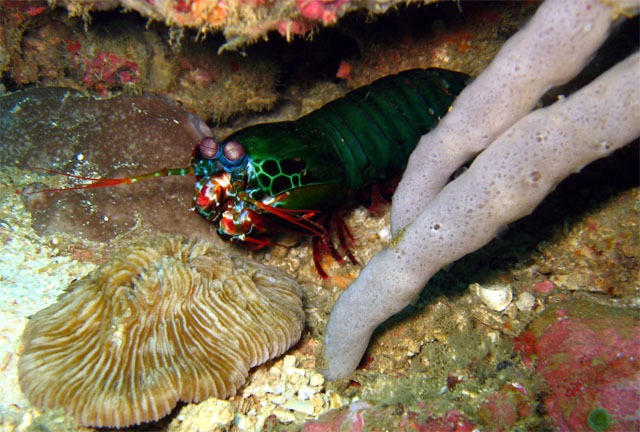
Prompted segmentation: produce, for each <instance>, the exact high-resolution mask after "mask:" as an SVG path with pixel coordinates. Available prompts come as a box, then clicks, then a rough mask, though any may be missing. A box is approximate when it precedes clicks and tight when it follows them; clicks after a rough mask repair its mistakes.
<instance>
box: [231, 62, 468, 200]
mask: <svg viewBox="0 0 640 432" xmlns="http://www.w3.org/2000/svg"><path fill="white" fill-rule="evenodd" d="M467 79H468V75H465V74H463V73H460V72H454V71H449V70H444V69H424V70H423V69H413V70H409V71H404V72H401V73H399V74H397V75H390V76H387V77H384V78H381V79H379V80H377V81H374V82H373V83H372V84H370V85H368V86H365V87H361V88H359V89H357V90H354V91H352V92H350V93H349V94H347V95H346V96H344V97H343V98H340V99H337V100H335V101H333V102H330V103H329V104H327V105H325V106H324V107H322V108H320V109H318V110H316V111H313V112H312V113H310V114H308V115H306V116H304V117H302V118H300V119H298V120H296V121H293V122H279V123H269V124H261V125H256V126H250V127H248V128H246V129H243V130H240V131H238V132H236V133H235V134H233V135H231V136H230V137H228V138H227V139H226V140H225V141H230V140H235V141H238V142H239V143H241V144H242V145H243V146H244V148H245V149H246V151H247V154H248V155H249V158H250V161H251V162H250V165H249V167H248V168H247V175H248V178H247V183H246V191H247V192H249V194H250V195H252V196H253V197H254V198H257V199H259V198H260V196H259V195H261V194H262V195H270V196H278V195H280V194H282V193H284V192H287V197H286V199H283V200H281V201H280V202H279V203H278V204H277V206H278V207H283V208H289V209H315V210H322V209H325V208H327V207H330V206H333V205H336V204H338V203H339V202H340V201H341V200H342V199H343V197H344V196H345V194H346V193H347V192H348V191H350V190H358V189H360V188H361V187H363V186H365V185H368V184H371V183H375V182H378V181H380V180H382V179H384V178H387V177H389V176H391V175H392V174H394V173H397V172H398V171H400V170H402V169H404V168H405V166H406V164H407V160H408V158H409V155H410V154H411V152H412V151H413V149H414V148H415V146H416V145H417V143H418V141H419V139H420V137H421V136H422V135H424V134H426V133H427V132H429V131H430V130H431V129H433V128H434V127H435V126H436V124H437V123H438V121H439V120H440V118H442V117H443V116H444V115H445V114H446V113H447V111H448V110H449V107H450V106H451V104H452V103H453V100H454V99H455V97H456V96H457V95H458V94H459V93H460V92H461V91H462V89H463V88H464V84H465V81H466V80H467Z"/></svg>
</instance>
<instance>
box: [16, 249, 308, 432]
mask: <svg viewBox="0 0 640 432" xmlns="http://www.w3.org/2000/svg"><path fill="white" fill-rule="evenodd" d="M303 325H304V312H303V310H302V301H301V299H300V288H299V286H298V284H297V283H296V282H295V281H293V280H292V279H290V278H289V277H287V276H286V275H285V274H284V273H283V272H281V271H279V270H277V269H275V268H272V267H268V266H264V265H261V264H258V263H256V262H253V261H251V260H248V259H246V258H240V257H232V256H228V255H226V254H224V253H223V252H222V251H221V250H219V249H217V248H216V247H214V246H213V245H211V244H208V243H206V242H199V243H195V242H193V241H184V240H183V239H182V238H180V237H158V238H156V239H153V240H150V241H140V242H139V243H136V244H134V245H132V246H131V247H130V248H128V249H125V250H122V251H121V252H119V253H118V254H116V255H115V256H114V257H112V258H111V259H110V260H108V261H107V262H106V263H105V264H104V265H103V266H101V267H99V268H98V269H96V270H94V271H93V272H92V273H90V274H89V275H87V276H86V277H84V278H82V279H80V280H77V281H75V282H73V283H72V284H71V285H69V287H68V289H67V290H66V292H65V293H64V294H63V295H62V296H61V297H60V298H59V300H58V302H57V303H55V304H53V305H51V306H49V307H48V308H46V309H43V310H42V311H40V312H38V313H36V314H35V315H34V317H33V318H32V319H31V320H30V321H29V323H28V324H27V326H26V328H25V332H24V335H23V341H24V345H25V348H24V352H23V354H22V356H21V358H20V362H19V365H18V370H19V378H20V386H21V388H22V390H23V391H24V393H25V394H26V395H27V396H28V397H29V399H30V400H31V401H32V402H33V403H34V404H35V405H37V406H38V407H40V408H55V407H62V408H64V409H65V410H66V411H67V412H68V413H69V414H70V415H72V416H73V417H75V419H76V420H77V421H78V422H79V423H81V424H84V425H91V426H100V427H104V426H107V427H123V426H128V425H131V424H139V423H141V422H149V421H153V420H157V419H159V418H160V417H163V416H165V415H166V414H168V413H169V412H170V411H171V410H172V409H173V408H174V407H175V406H176V403H177V402H178V401H180V400H182V401H187V402H192V401H193V402H198V401H202V400H204V399H206V398H208V397H211V396H215V397H218V398H226V397H228V396H231V395H233V394H235V392H236V390H237V389H238V387H239V386H240V385H241V384H242V383H243V382H244V380H245V379H246V377H247V374H248V371H249V368H251V367H253V366H255V365H258V364H260V363H263V362H265V361H266V360H268V359H270V358H272V357H274V356H278V355H280V354H282V353H284V352H285V351H286V350H287V349H288V348H289V347H290V346H291V345H292V344H294V343H295V342H296V341H297V340H298V339H299V338H300V335H301V332H302V328H303Z"/></svg>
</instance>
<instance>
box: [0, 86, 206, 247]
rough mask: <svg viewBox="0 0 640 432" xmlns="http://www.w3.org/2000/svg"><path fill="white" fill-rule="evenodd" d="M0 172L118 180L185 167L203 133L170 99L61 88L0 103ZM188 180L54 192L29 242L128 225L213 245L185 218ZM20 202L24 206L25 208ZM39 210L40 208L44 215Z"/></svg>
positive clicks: (117, 230) (111, 233)
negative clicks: (40, 171) (11, 169)
mask: <svg viewBox="0 0 640 432" xmlns="http://www.w3.org/2000/svg"><path fill="white" fill-rule="evenodd" d="M0 107H1V109H0V142H2V143H3V152H1V153H0V164H2V165H9V166H16V167H19V168H28V169H33V168H36V167H39V168H46V169H54V170H58V171H62V172H66V173H72V174H76V175H81V176H90V177H101V178H114V177H115V178H118V177H127V176H131V175H136V174H142V173H145V172H150V171H156V170H159V169H162V168H165V167H182V166H187V165H188V164H189V160H190V157H191V151H192V149H193V147H194V146H195V144H197V143H198V142H199V141H200V139H201V138H202V137H204V136H208V135H211V131H210V129H209V127H208V126H207V125H206V124H205V123H204V122H202V121H201V120H200V119H199V118H198V117H196V116H194V115H192V114H190V113H188V112H186V111H184V110H182V109H181V108H180V107H179V106H178V105H177V104H176V103H175V102H173V101H172V100H170V99H169V98H166V97H163V96H156V95H142V96H126V95H122V96H118V97H115V98H112V99H95V98H92V97H88V96H84V95H82V94H81V93H78V92H75V91H73V90H69V89H64V88H34V89H29V90H26V91H22V92H17V93H12V94H8V95H4V96H0ZM194 183H195V180H194V178H193V177H171V178H162V179H153V180H149V181H144V182H138V183H135V184H130V185H122V186H115V187H108V188H100V189H93V190H82V191H64V192H53V193H51V194H50V196H49V197H48V199H47V200H44V202H45V205H43V202H42V201H43V200H38V202H39V205H37V206H34V207H33V208H32V209H30V210H32V216H33V219H32V220H33V226H34V229H35V230H36V232H38V234H40V235H43V234H53V233H56V232H64V233H70V234H78V235H80V236H82V237H83V238H85V239H88V240H95V241H109V240H111V239H113V238H114V237H115V236H117V235H120V234H123V233H125V232H127V231H129V230H131V229H132V228H133V227H137V228H141V229H145V230H148V231H153V232H157V231H164V232H171V233H177V234H185V235H194V234H195V235H200V236H209V237H210V238H215V237H216V236H215V234H214V233H213V232H212V230H211V227H210V226H209V224H208V223H206V222H205V221H203V220H201V218H199V217H198V216H197V215H195V214H194V213H192V212H190V211H189V208H190V207H191V200H192V195H193V191H194ZM28 203H29V199H27V204H28ZM43 207H44V208H43Z"/></svg>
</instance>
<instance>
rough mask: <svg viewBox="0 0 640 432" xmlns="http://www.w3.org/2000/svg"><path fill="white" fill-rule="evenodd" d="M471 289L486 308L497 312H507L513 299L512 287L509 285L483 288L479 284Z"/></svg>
mask: <svg viewBox="0 0 640 432" xmlns="http://www.w3.org/2000/svg"><path fill="white" fill-rule="evenodd" d="M469 288H471V289H472V290H473V291H474V292H475V293H476V296H478V298H479V299H480V301H482V303H484V305H485V306H487V307H488V308H489V309H491V310H494V311H497V312H502V311H503V310H505V309H506V308H507V306H509V304H510V303H511V300H512V299H513V293H512V291H511V286H509V285H507V284H494V285H488V286H481V285H480V284H478V283H474V284H471V285H470V287H469Z"/></svg>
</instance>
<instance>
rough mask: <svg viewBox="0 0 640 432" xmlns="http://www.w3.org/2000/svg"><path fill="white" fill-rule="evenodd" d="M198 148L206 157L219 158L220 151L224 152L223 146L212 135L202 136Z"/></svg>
mask: <svg viewBox="0 0 640 432" xmlns="http://www.w3.org/2000/svg"><path fill="white" fill-rule="evenodd" d="M198 149H199V150H200V155H202V157H203V158H204V159H217V158H218V157H220V153H222V148H221V147H220V144H219V143H218V141H216V140H215V139H213V138H211V137H206V138H202V141H200V145H199V146H198Z"/></svg>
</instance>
